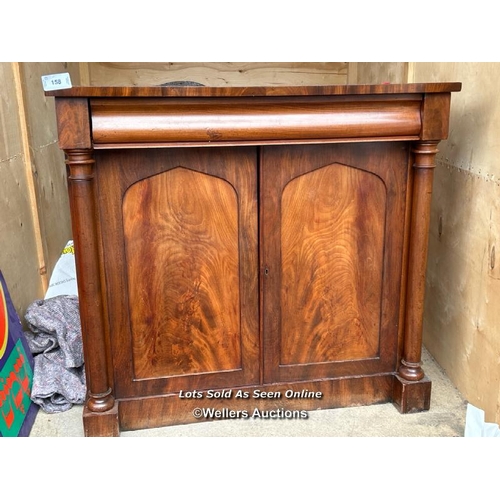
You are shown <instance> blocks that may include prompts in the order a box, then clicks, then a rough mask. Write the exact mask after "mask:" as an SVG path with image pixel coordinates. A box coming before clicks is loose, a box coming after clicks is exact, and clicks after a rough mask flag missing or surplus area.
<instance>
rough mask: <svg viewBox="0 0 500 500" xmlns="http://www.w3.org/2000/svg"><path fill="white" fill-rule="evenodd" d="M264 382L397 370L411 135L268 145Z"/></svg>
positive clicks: (263, 175)
mask: <svg viewBox="0 0 500 500" xmlns="http://www.w3.org/2000/svg"><path fill="white" fill-rule="evenodd" d="M260 160H261V161H260V185H261V213H260V217H261V236H260V238H261V249H262V250H261V269H262V292H263V293H262V311H263V319H262V322H263V342H264V346H263V353H264V366H263V375H264V382H291V381H295V380H308V379H309V380H314V379H321V378H335V377H346V376H357V375H370V374H379V373H388V372H393V371H394V370H395V369H396V364H397V360H398V346H399V344H398V338H399V336H400V335H401V332H400V313H401V310H400V307H401V290H402V289H401V281H402V277H403V274H404V273H403V261H404V255H403V247H404V240H405V220H406V217H407V214H406V193H407V184H408V172H409V165H410V153H409V146H408V144H407V143H365V144H329V145H306V146H304V145H300V146H268V147H264V148H262V149H261V158H260Z"/></svg>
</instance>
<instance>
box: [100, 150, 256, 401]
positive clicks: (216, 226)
mask: <svg viewBox="0 0 500 500" xmlns="http://www.w3.org/2000/svg"><path fill="white" fill-rule="evenodd" d="M256 158H257V154H256V150H255V148H241V149H232V150H231V149H227V148H214V149H201V148H200V149H190V150H188V149H164V150H154V149H151V150H128V151H117V152H113V154H110V153H109V152H106V151H100V152H96V162H97V167H98V168H97V171H98V172H99V177H100V178H99V183H98V184H99V186H100V191H99V205H100V220H101V226H102V231H101V232H102V239H103V243H104V245H103V251H104V259H105V261H106V262H107V274H106V285H107V301H108V310H109V324H110V332H109V336H110V340H111V353H112V358H113V359H112V364H113V366H114V380H115V392H116V395H117V397H119V398H124V397H133V396H147V395H159V394H166V393H172V392H178V391H179V390H181V389H182V390H184V391H190V390H193V389H206V388H217V387H226V386H234V385H242V384H250V383H255V382H257V381H258V377H259V360H258V353H259V333H258V324H259V320H258V258H257V256H258V247H257V234H258V231H257V203H256V199H257V186H256V177H257V176H256V169H257V163H256ZM110 221H112V223H111V222H110Z"/></svg>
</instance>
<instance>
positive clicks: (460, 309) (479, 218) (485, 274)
mask: <svg viewBox="0 0 500 500" xmlns="http://www.w3.org/2000/svg"><path fill="white" fill-rule="evenodd" d="M438 80H441V81H461V82H462V91H461V92H460V93H457V94H453V95H452V106H451V122H450V135H449V138H448V140H447V141H444V142H442V143H441V144H440V145H439V149H440V154H439V156H438V160H437V161H438V168H437V169H436V173H435V184H434V196H433V205H432V219H431V230H430V246H429V261H428V271H427V291H426V309H425V311H426V312H425V322H424V342H425V345H426V346H427V347H428V349H429V350H430V352H431V353H432V355H433V356H434V357H435V358H436V360H437V361H438V362H439V364H440V365H441V366H442V367H443V368H444V369H445V370H446V372H447V374H448V375H449V377H450V378H451V380H452V381H453V382H454V383H455V385H456V386H457V388H458V389H459V390H460V391H461V392H462V394H463V395H464V396H465V398H466V399H468V400H469V401H470V402H471V404H473V405H475V406H477V407H479V408H482V409H483V410H485V413H486V420H487V421H489V422H497V423H499V424H500V257H499V256H500V246H499V243H500V162H499V160H498V159H499V157H500V154H499V153H500V136H499V134H498V131H499V130H500V101H499V100H498V81H500V64H498V63H414V81H416V82H423V81H438Z"/></svg>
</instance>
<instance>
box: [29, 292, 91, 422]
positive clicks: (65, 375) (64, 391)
mask: <svg viewBox="0 0 500 500" xmlns="http://www.w3.org/2000/svg"><path fill="white" fill-rule="evenodd" d="M25 319H26V321H27V322H28V325H29V328H30V330H31V331H28V332H25V336H26V339H27V341H28V345H29V347H30V350H31V352H32V353H33V355H34V361H35V367H34V373H33V388H32V391H31V400H32V401H33V402H35V403H36V404H38V405H39V406H40V407H41V408H42V409H43V410H44V411H45V412H47V413H57V412H62V411H67V410H69V409H70V408H71V407H72V406H73V404H82V403H84V401H85V395H86V392H87V388H86V383H85V371H84V359H83V344H82V331H81V326H80V310H79V307H78V297H77V296H74V295H59V296H57V297H52V298H50V299H47V300H37V301H35V302H33V303H32V304H31V305H30V306H29V307H28V309H27V311H26V315H25Z"/></svg>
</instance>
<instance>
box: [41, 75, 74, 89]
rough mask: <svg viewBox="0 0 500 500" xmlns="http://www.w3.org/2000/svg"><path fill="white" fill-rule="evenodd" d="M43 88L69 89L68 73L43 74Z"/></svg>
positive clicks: (69, 79) (69, 78)
mask: <svg viewBox="0 0 500 500" xmlns="http://www.w3.org/2000/svg"><path fill="white" fill-rule="evenodd" d="M42 85H43V90H45V91H47V90H61V89H70V88H71V87H72V85H71V77H70V76H69V73H58V74H56V75H44V76H42Z"/></svg>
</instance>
